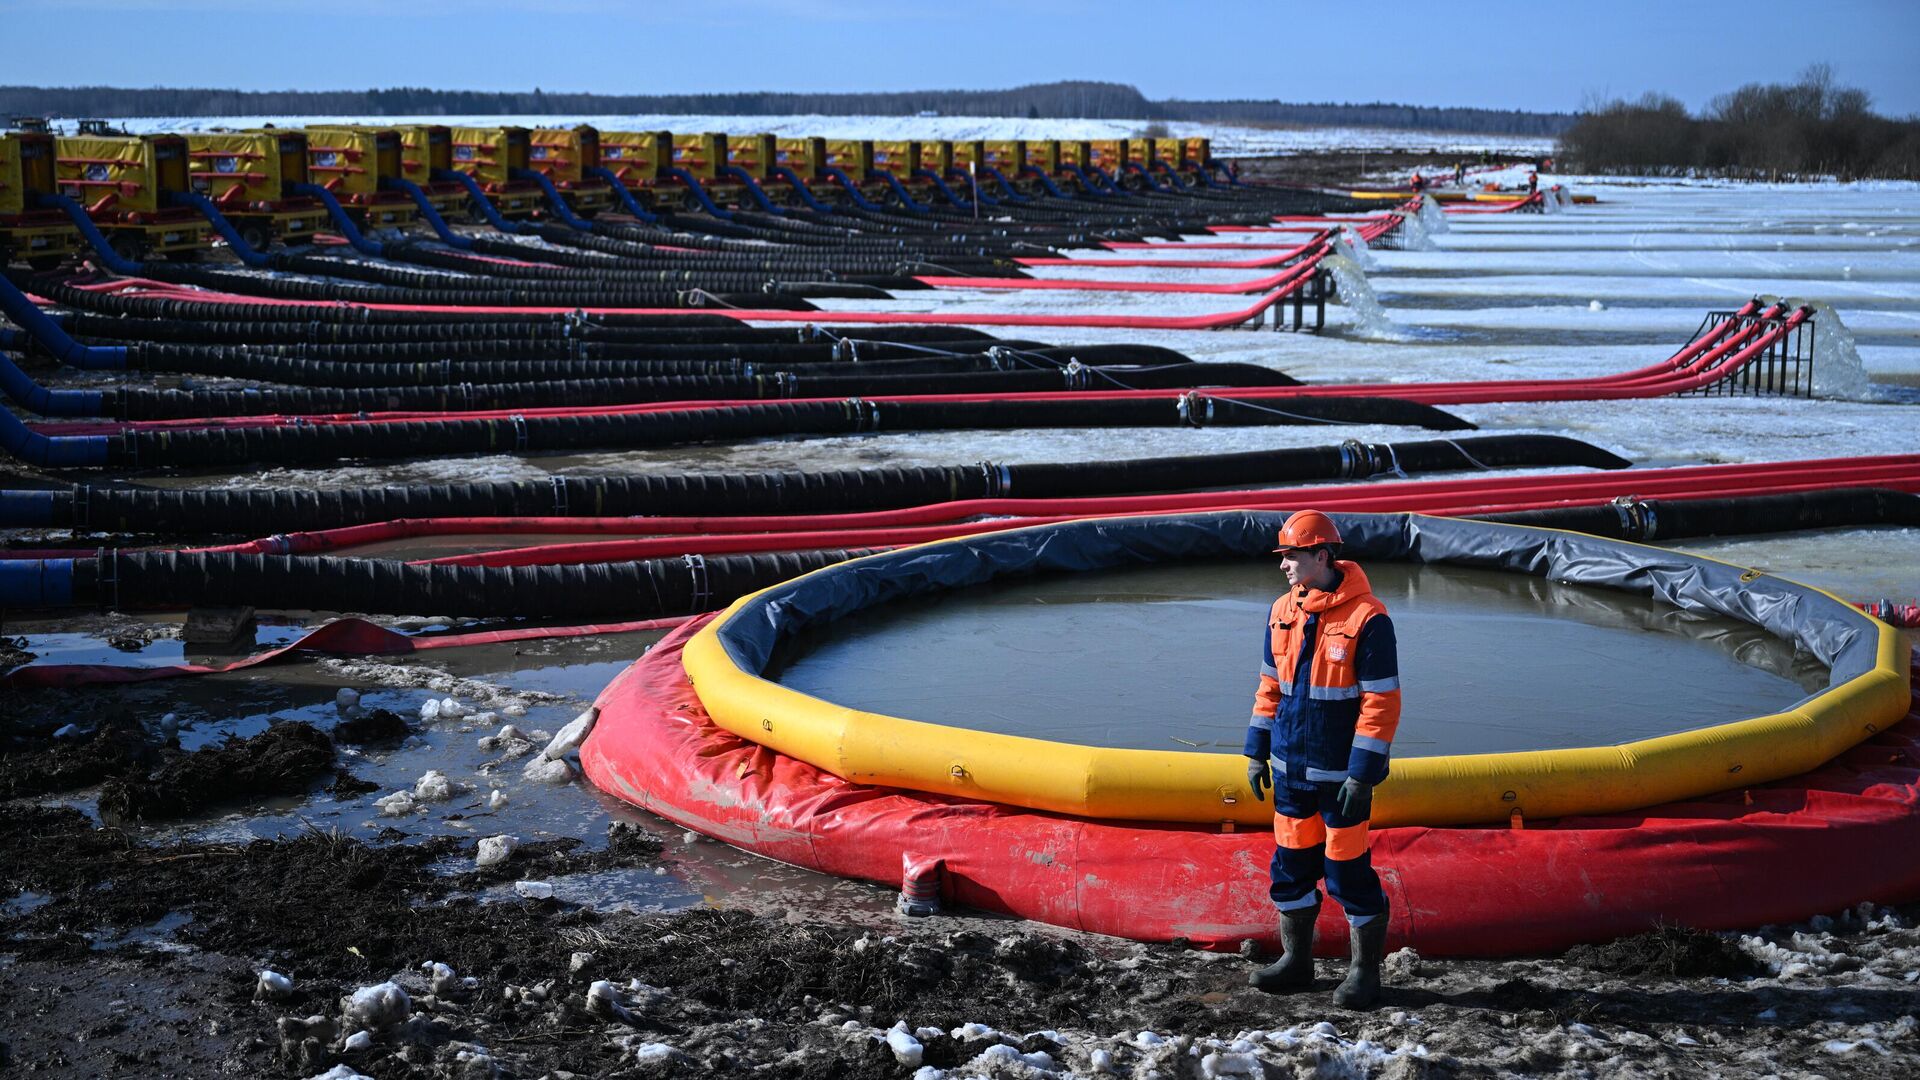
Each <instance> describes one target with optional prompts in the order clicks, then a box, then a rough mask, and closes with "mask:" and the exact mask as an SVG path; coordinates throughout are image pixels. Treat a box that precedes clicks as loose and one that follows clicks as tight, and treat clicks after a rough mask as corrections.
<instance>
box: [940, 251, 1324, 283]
mask: <svg viewBox="0 0 1920 1080" xmlns="http://www.w3.org/2000/svg"><path fill="white" fill-rule="evenodd" d="M1294 250H1295V251H1298V250H1301V249H1299V248H1295V249H1294ZM1327 254H1328V249H1327V248H1326V246H1325V245H1324V244H1321V246H1320V248H1319V250H1317V251H1315V252H1312V253H1311V254H1308V255H1306V256H1305V257H1303V258H1301V259H1300V260H1299V261H1298V262H1296V263H1294V264H1293V265H1291V266H1288V267H1286V268H1285V269H1283V270H1281V271H1280V272H1279V273H1276V274H1271V275H1269V276H1267V277H1263V278H1252V279H1250V280H1247V281H1227V282H1218V283H1214V284H1197V283H1193V282H1174V281H1097V280H1089V279H1081V278H969V277H923V278H915V279H914V280H916V281H919V282H921V283H922V284H925V285H931V286H933V287H934V288H936V289H1008V290H1019V289H1034V290H1059V291H1069V292H1140V293H1213V294H1245V293H1264V292H1268V291H1270V290H1271V291H1275V292H1280V293H1282V294H1284V293H1286V292H1290V291H1292V290H1293V289H1296V288H1299V287H1300V286H1301V285H1304V284H1306V282H1307V279H1308V278H1310V277H1312V276H1313V273H1314V271H1316V270H1318V269H1319V268H1320V263H1321V261H1322V260H1324V259H1325V258H1326V257H1327ZM1145 261H1151V260H1145ZM1255 261H1259V260H1255ZM1065 262H1066V263H1073V264H1077V265H1080V266H1085V267H1107V266H1125V265H1127V263H1125V262H1107V261H1104V260H1102V261H1095V260H1092V259H1086V260H1081V259H1068V260H1065ZM1214 265H1216V264H1211V263H1196V264H1194V267H1195V268H1196V269H1210V268H1211V267H1212V266H1214Z"/></svg>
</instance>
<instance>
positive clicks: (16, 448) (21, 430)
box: [0, 409, 113, 466]
mask: <svg viewBox="0 0 1920 1080" xmlns="http://www.w3.org/2000/svg"><path fill="white" fill-rule="evenodd" d="M112 442H113V437H112V436H111V435H42V434H40V433H39V432H37V431H33V430H31V429H29V428H28V427H27V425H26V424H25V423H23V422H22V421H21V419H20V418H19V417H17V416H15V415H13V413H12V412H11V411H9V410H7V409H0V449H4V450H6V452H7V453H9V454H12V455H13V456H14V457H16V458H19V459H20V460H21V461H24V462H27V463H28V464H30V465H49V466H74V465H95V466H97V465H106V464H109V461H108V448H109V446H110V445H111V444H112Z"/></svg>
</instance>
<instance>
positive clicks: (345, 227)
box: [287, 184, 386, 259]
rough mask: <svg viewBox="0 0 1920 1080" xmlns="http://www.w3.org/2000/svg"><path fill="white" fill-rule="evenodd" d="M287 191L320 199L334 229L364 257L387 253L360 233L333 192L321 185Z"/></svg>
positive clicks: (382, 247)
mask: <svg viewBox="0 0 1920 1080" xmlns="http://www.w3.org/2000/svg"><path fill="white" fill-rule="evenodd" d="M287 190H288V191H291V192H293V193H294V194H295V195H306V196H308V197H310V198H314V199H318V200H319V201H320V205H321V206H324V207H326V208H327V217H329V218H331V219H333V227H334V228H335V229H338V230H339V232H340V235H341V236H344V237H346V238H347V243H349V244H351V245H352V246H353V250H355V251H357V252H359V253H360V254H362V255H371V256H373V257H374V258H376V259H377V258H379V257H380V256H382V255H384V254H385V253H386V248H385V247H384V246H382V245H381V244H380V243H379V242H378V241H375V240H369V239H367V238H366V236H365V235H363V234H362V233H361V232H360V227H359V226H358V225H355V224H354V223H353V218H351V217H349V216H347V209H346V207H344V206H341V205H340V200H339V199H336V198H334V197H333V192H331V191H328V190H327V189H326V188H323V187H321V186H320V185H319V184H290V185H288V187H287Z"/></svg>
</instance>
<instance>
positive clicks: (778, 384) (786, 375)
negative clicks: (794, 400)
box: [773, 371, 800, 398]
mask: <svg viewBox="0 0 1920 1080" xmlns="http://www.w3.org/2000/svg"><path fill="white" fill-rule="evenodd" d="M773 388H774V391H775V393H774V396H775V397H783V398H790V397H797V396H798V395H799V393H800V376H798V375H795V374H794V373H793V372H791V371H776V372H774V373H773Z"/></svg>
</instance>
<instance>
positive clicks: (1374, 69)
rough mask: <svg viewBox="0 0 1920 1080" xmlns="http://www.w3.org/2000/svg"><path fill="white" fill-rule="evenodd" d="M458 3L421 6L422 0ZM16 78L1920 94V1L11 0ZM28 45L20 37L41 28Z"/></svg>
mask: <svg viewBox="0 0 1920 1080" xmlns="http://www.w3.org/2000/svg"><path fill="white" fill-rule="evenodd" d="M429 7H430V8H432V9H434V10H436V11H441V12H444V11H447V10H449V9H453V8H455V7H458V9H459V10H460V11H461V12H462V14H460V15H457V16H455V15H447V14H434V15H417V14H410V12H412V11H415V10H418V9H420V8H429ZM0 42H4V47H3V48H0V55H4V56H5V58H6V60H5V64H4V65H0V82H6V83H26V84H38V85H77V84H109V85H119V86H223V87H237V88H240V89H249V90H268V89H343V88H352V89H359V88H365V87H369V86H393V85H412V86H434V87H441V88H447V89H477V90H517V89H531V88H532V87H534V86H539V87H542V88H544V89H547V90H593V91H600V92H606V93H653V92H673V91H727V90H900V89H927V88H982V89H984V88H996V87H1005V86H1012V85H1017V84H1019V83H1023V82H1045V81H1050V80H1053V79H1062V78H1083V79H1101V80H1108V81H1114V82H1128V83H1132V84H1134V85H1136V86H1138V87H1140V89H1141V90H1142V91H1144V92H1145V93H1146V94H1147V95H1148V96H1149V97H1152V98H1165V97H1184V98H1216V97H1251V98H1279V99H1283V100H1290V101H1375V100H1380V101H1407V102H1417V103H1422V104H1432V105H1480V106H1488V107H1495V108H1522V109H1543V110H1568V109H1577V108H1579V107H1580V106H1581V105H1582V104H1583V103H1585V102H1587V101H1589V100H1592V99H1593V98H1594V97H1595V96H1596V95H1597V96H1601V97H1617V96H1628V97H1633V96H1638V95H1639V94H1640V93H1642V92H1644V91H1647V90H1661V91H1664V92H1667V93H1670V94H1673V95H1674V96H1676V97H1678V98H1680V99H1681V100H1682V101H1684V102H1686V103H1687V104H1688V105H1689V106H1692V107H1695V108H1698V107H1700V106H1702V105H1704V104H1705V103H1706V102H1707V100H1708V99H1710V98H1711V97H1712V96H1713V95H1714V94H1716V93H1719V92H1722V91H1724V90H1728V89H1731V88H1733V87H1735V86H1737V85H1739V84H1741V83H1745V82H1755V81H1786V80H1789V79H1791V78H1792V77H1793V76H1795V75H1796V74H1797V73H1798V72H1799V71H1800V70H1801V69H1802V68H1803V67H1805V66H1806V65H1807V64H1809V63H1813V62H1816V61H1824V62H1826V63H1829V64H1831V65H1832V66H1833V69H1834V72H1835V74H1836V76H1837V78H1838V81H1839V82H1841V83H1843V84H1846V85H1853V86H1859V87H1862V88H1864V89H1866V90H1867V91H1868V92H1869V93H1871V94H1872V95H1873V98H1874V102H1875V104H1876V106H1877V107H1878V108H1879V109H1880V110H1881V111H1883V112H1887V113H1890V114H1893V115H1908V114H1915V113H1920V57H1917V56H1916V46H1920V0H1830V2H1827V3H1824V4H1818V3H1814V4H1810V3H1805V2H1804V0H1802V2H1794V3H1787V2H1776V0H1744V2H1741V3H1722V2H1715V3H1691V2H1688V0H1665V2H1650V0H1621V2H1608V0H1586V2H1584V3H1579V2H1565V0H1558V2H1556V0H1547V2H1524V3H1501V2H1497V0H1496V2H1493V3H1434V4H1419V5H1404V4H1396V3H1372V4H1356V3H1329V2H1326V0H1315V2H1311V3H1300V2H1296V0H1267V2H1239V0H1229V2H1218V3H1203V2H1187V3H1181V2H1178V0H1161V2H1159V3H1147V2H1136V0H1105V2H1095V0H1017V2H1016V0H957V2H956V0H939V2H934V3H926V2H921V3H911V2H901V0H891V2H881V0H838V2H834V0H708V2H706V3H700V2H686V0H681V2H673V3H665V2H657V3H620V2H614V0H537V2H536V0H466V2H464V3H460V2H459V0H434V2H430V3H428V4H419V3H406V2H399V0H331V2H325V3H323V2H319V0H171V2H157V0H62V2H58V3H44V2H32V3H29V2H23V0H0ZM23 44H24V45H26V46H27V47H21V46H22V45H23Z"/></svg>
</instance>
